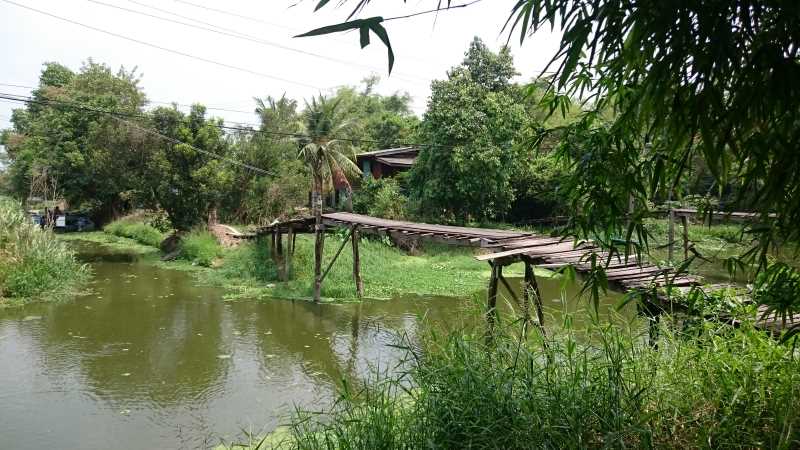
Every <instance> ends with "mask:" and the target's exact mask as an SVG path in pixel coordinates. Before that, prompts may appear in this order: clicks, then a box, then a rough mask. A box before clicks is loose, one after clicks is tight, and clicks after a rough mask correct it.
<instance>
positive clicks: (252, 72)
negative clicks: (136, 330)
mask: <svg viewBox="0 0 800 450" xmlns="http://www.w3.org/2000/svg"><path fill="white" fill-rule="evenodd" d="M0 1H3V2H5V3H8V4H11V5H14V6H17V7H19V8H23V9H27V10H29V11H33V12H35V13H38V14H41V15H44V16H48V17H52V18H54V19H57V20H60V21H62V22H67V23H71V24H73V25H77V26H80V27H83V28H87V29H89V30H93V31H96V32H98V33H103V34H106V35H109V36H113V37H116V38H118V39H124V40H126V41H130V42H134V43H137V44H139V45H144V46H146V47H151V48H155V49H157V50H161V51H163V52H167V53H172V54H174V55H179V56H183V57H185V58H190V59H194V60H197V61H202V62H205V63H208V64H214V65H216V66H220V67H225V68H227V69H232V70H237V71H240V72H244V73H248V74H250V75H256V76H259V77H263V78H268V79H271V80H275V81H280V82H283V83H289V84H293V85H296V86H302V87H306V88H311V89H316V90H320V91H322V90H325V89H324V88H321V87H319V86H314V85H312V84H308V83H303V82H300V81H295V80H290V79H288V78H282V77H278V76H275V75H270V74H267V73H264V72H259V71H256V70H252V69H248V68H246V67H240V66H235V65H233V64H228V63H224V62H220V61H216V60H213V59H208V58H204V57H202V56H197V55H193V54H191V53H186V52H183V51H180V50H175V49H172V48H168V47H163V46H161V45H158V44H153V43H152V42H147V41H142V40H140V39H136V38H132V37H130V36H125V35H122V34H119V33H115V32H113V31H108V30H104V29H102V28H98V27H95V26H92V25H87V24H85V23H82V22H78V21H75V20H72V19H68V18H66V17H62V16H59V15H56V14H52V13H49V12H47V11H42V10H40V9H36V8H32V7H30V6H27V5H23V4H21V3H17V2H15V1H12V0H0Z"/></svg>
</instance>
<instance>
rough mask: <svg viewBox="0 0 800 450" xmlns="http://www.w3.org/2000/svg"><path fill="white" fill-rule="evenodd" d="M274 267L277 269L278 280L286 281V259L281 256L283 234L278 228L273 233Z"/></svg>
mask: <svg viewBox="0 0 800 450" xmlns="http://www.w3.org/2000/svg"><path fill="white" fill-rule="evenodd" d="M275 256H276V261H275V266H276V267H277V268H278V279H279V280H281V281H287V278H286V257H285V256H284V254H283V233H282V232H281V229H280V228H276V231H275Z"/></svg>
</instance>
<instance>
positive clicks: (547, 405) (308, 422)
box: [261, 324, 800, 450]
mask: <svg viewBox="0 0 800 450" xmlns="http://www.w3.org/2000/svg"><path fill="white" fill-rule="evenodd" d="M576 333H577V332H576ZM586 333H588V334H590V336H589V338H586V337H584V338H580V337H579V336H576V335H575V334H568V335H566V336H561V337H559V338H551V339H549V340H548V342H547V345H546V346H545V345H543V344H542V342H541V341H540V340H538V338H533V339H531V340H530V341H527V342H524V341H523V342H521V341H519V340H518V338H517V337H516V333H513V332H509V331H508V330H506V332H505V333H502V332H501V333H500V336H498V337H497V338H496V339H495V341H494V345H493V346H492V347H491V348H487V346H486V344H485V340H484V335H483V330H482V329H472V330H457V331H455V332H452V333H450V334H447V335H441V336H428V337H427V338H426V339H423V343H422V344H421V346H418V345H413V346H411V345H409V346H408V348H409V356H408V368H407V370H406V371H404V373H403V375H402V376H386V375H382V376H378V378H377V379H376V380H375V381H374V382H370V383H367V384H366V385H361V386H352V385H345V386H344V387H343V388H342V389H340V392H339V394H340V395H339V397H338V400H337V401H336V402H335V403H334V405H333V406H332V407H331V408H329V409H328V410H327V411H326V412H325V413H324V414H319V413H316V412H313V413H312V412H309V413H305V412H302V411H301V412H299V413H298V414H297V415H296V416H295V418H294V420H293V421H292V425H291V426H290V432H289V436H288V437H286V436H285V435H283V436H280V439H279V440H280V441H281V443H280V444H278V445H275V446H274V447H276V448H291V449H308V450H312V449H314V450H316V449H331V448H338V449H341V448H348V449H373V448H383V449H410V448H476V449H490V448H504V449H517V448H519V449H523V448H524V449H529V448H709V447H710V448H797V446H798V445H800V360H798V358H797V355H796V354H795V353H796V352H795V350H794V347H793V346H792V345H791V344H789V345H781V344H779V343H778V342H777V341H776V340H773V339H771V338H770V337H769V336H767V335H765V334H763V333H761V332H758V331H756V330H754V329H752V328H751V327H750V326H749V325H747V324H745V325H744V326H742V327H741V328H739V329H734V328H730V327H718V326H710V325H709V324H701V325H700V326H699V327H697V328H690V329H684V330H683V331H681V332H672V331H670V329H668V328H667V327H663V328H662V330H661V337H660V339H659V342H658V347H651V346H650V345H648V344H646V343H645V340H644V339H643V338H642V336H639V335H637V334H635V333H633V332H631V331H630V330H627V329H620V328H615V327H611V326H595V327H593V328H592V329H590V330H588V331H586ZM282 433H284V432H283V431H282ZM274 440H275V438H274V437H273V439H272V441H273V442H274ZM261 448H265V447H264V446H262V447H261ZM270 448H272V447H270Z"/></svg>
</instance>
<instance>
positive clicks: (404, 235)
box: [238, 212, 800, 332]
mask: <svg viewBox="0 0 800 450" xmlns="http://www.w3.org/2000/svg"><path fill="white" fill-rule="evenodd" d="M322 219H323V225H324V227H325V230H337V229H339V230H341V229H345V230H348V232H347V236H346V237H345V239H343V240H342V243H341V245H340V247H339V248H338V250H337V252H336V254H335V255H334V257H333V259H332V260H331V261H330V263H329V264H328V266H327V268H326V269H325V271H324V272H323V273H322V275H321V278H319V285H321V284H322V282H323V281H324V279H325V277H326V276H327V274H328V272H329V271H330V269H331V267H333V264H334V263H335V262H336V259H337V258H338V257H339V255H340V254H341V252H342V250H343V249H344V247H345V246H346V245H347V243H348V242H352V250H353V279H354V282H355V290H356V293H357V295H358V296H359V297H360V296H361V295H362V293H363V283H362V280H361V274H360V258H359V249H358V245H359V244H358V243H359V238H360V235H361V234H363V233H366V234H373V235H378V236H385V237H390V238H392V239H393V240H395V241H403V240H408V239H413V240H428V241H434V242H442V243H446V244H451V245H459V246H468V247H475V248H479V249H482V250H483V251H482V252H480V254H479V255H478V256H476V259H478V260H479V261H486V262H487V263H488V264H489V266H490V267H491V276H490V278H489V288H488V296H487V302H488V304H487V320H488V321H489V324H490V326H491V325H493V324H494V322H495V318H496V306H497V292H498V287H499V285H500V284H502V285H504V286H505V287H506V288H507V290H508V292H509V293H510V294H511V296H512V297H513V300H514V301H516V302H517V304H518V305H519V306H520V307H521V310H522V313H523V315H524V319H525V323H526V324H528V323H530V324H535V325H537V326H538V327H540V328H542V327H543V323H544V319H543V313H542V302H541V294H540V292H539V288H538V285H537V282H536V277H535V276H534V272H533V267H534V266H536V267H540V268H547V269H559V268H562V267H565V266H568V265H571V266H573V267H574V268H575V270H576V271H577V272H578V273H589V272H591V271H592V269H593V267H596V266H601V267H602V268H603V270H604V272H605V277H606V279H607V281H608V282H609V284H610V285H612V286H614V285H615V287H616V288H618V289H620V290H622V291H625V292H639V293H640V294H642V297H643V299H645V300H646V303H647V305H646V308H647V312H648V314H650V315H655V314H657V313H656V312H655V311H658V310H667V311H681V310H682V309H683V306H682V305H680V304H677V303H673V302H671V300H670V296H669V295H666V294H665V292H666V289H662V288H666V287H668V286H669V287H670V288H671V289H677V290H678V291H681V292H683V293H686V292H688V291H689V290H691V289H692V288H694V287H696V286H700V285H701V284H702V279H701V278H700V277H698V276H693V275H688V274H682V273H677V272H676V271H675V269H674V268H672V267H661V266H657V265H654V264H650V263H648V262H646V261H639V260H637V258H636V257H635V256H629V257H627V258H626V257H624V256H620V255H613V256H612V255H610V254H609V253H608V252H606V251H604V250H602V249H601V248H599V247H598V246H596V245H595V244H594V243H592V242H589V241H581V242H575V241H572V240H565V239H563V238H559V237H550V236H544V235H540V234H536V233H530V232H523V231H510V230H498V229H488V228H471V227H457V226H448V225H435V224H428V223H418V222H407V221H400V220H388V219H381V218H377V217H371V216H365V215H360V214H353V213H346V212H335V213H327V214H323V216H322ZM314 223H315V221H314V218H313V217H308V218H301V219H294V220H288V221H284V222H277V223H274V224H272V225H269V226H266V227H263V228H261V229H259V230H258V231H257V232H255V233H252V234H249V235H247V236H244V235H239V236H238V237H249V238H252V237H257V236H262V237H266V236H271V238H272V247H271V248H272V255H273V259H274V260H275V261H276V263H277V265H278V272H279V276H280V277H282V278H283V279H288V274H289V273H290V271H291V260H292V258H291V255H292V254H293V253H294V243H295V239H296V236H297V234H299V233H312V232H313V231H314ZM683 225H684V245H685V246H686V245H688V237H687V232H686V225H687V224H686V221H684V224H683ZM323 235H324V234H323ZM672 235H673V233H672V232H670V236H672ZM284 237H285V241H286V243H285V244H284ZM322 248H324V247H320V254H319V255H317V256H318V257H319V258H320V261H321V260H322V254H321V250H322ZM520 262H521V263H524V264H525V272H524V274H525V275H524V289H523V290H522V299H519V298H517V297H516V294H515V293H514V289H512V288H511V286H510V285H509V283H508V281H507V280H506V279H505V278H504V277H503V267H505V266H508V265H510V264H514V263H520ZM721 287H726V286H720V285H717V286H712V288H711V290H712V291H713V290H717V289H719V288H721ZM745 295H746V294H745ZM531 306H533V307H534V309H535V313H536V316H537V317H536V319H537V320H536V321H535V322H534V321H533V320H532V317H531V313H530V310H531ZM762 312H763V309H762ZM786 325H792V326H795V325H800V315H797V316H794V317H791V318H789V321H788V322H787V324H786ZM759 326H760V327H762V328H764V329H769V330H771V331H773V332H779V331H780V329H781V328H782V323H781V321H780V320H779V319H778V318H777V317H775V316H772V317H766V318H763V317H762V318H761V320H760V321H759ZM542 329H543V328H542Z"/></svg>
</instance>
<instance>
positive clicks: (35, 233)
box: [0, 197, 89, 304]
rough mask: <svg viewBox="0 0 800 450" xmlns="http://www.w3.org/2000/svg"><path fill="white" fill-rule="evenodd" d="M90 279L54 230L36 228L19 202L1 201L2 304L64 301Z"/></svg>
mask: <svg viewBox="0 0 800 450" xmlns="http://www.w3.org/2000/svg"><path fill="white" fill-rule="evenodd" d="M88 276H89V272H88V268H87V267H85V266H84V265H82V264H80V263H79V262H78V261H77V260H76V259H75V254H74V253H73V252H72V251H71V250H70V249H69V248H68V247H67V246H66V245H65V244H64V243H62V242H59V241H58V240H56V239H55V236H54V235H53V232H52V231H51V230H49V229H41V228H40V227H39V226H38V225H35V224H33V223H32V222H31V219H30V218H29V217H28V216H27V214H25V212H24V211H23V210H22V206H21V205H20V204H19V203H18V202H16V201H14V200H11V199H9V198H5V197H0V304H1V303H3V300H2V299H3V298H5V299H6V301H8V300H9V299H10V300H16V301H26V300H31V299H54V298H61V296H62V295H63V294H64V293H66V292H67V291H69V290H70V289H72V288H74V287H75V286H76V285H78V284H79V283H81V282H83V281H85V280H86V279H87V278H88Z"/></svg>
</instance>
